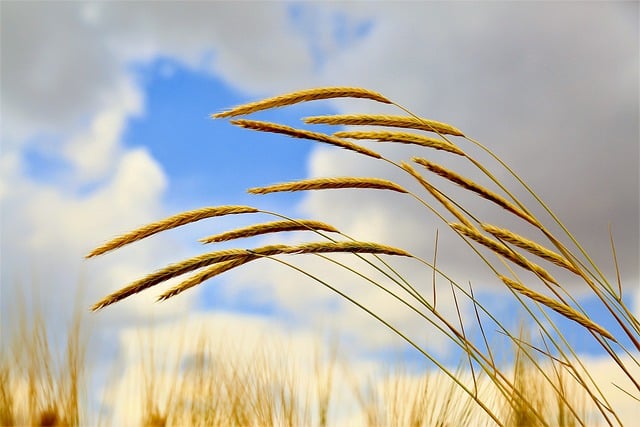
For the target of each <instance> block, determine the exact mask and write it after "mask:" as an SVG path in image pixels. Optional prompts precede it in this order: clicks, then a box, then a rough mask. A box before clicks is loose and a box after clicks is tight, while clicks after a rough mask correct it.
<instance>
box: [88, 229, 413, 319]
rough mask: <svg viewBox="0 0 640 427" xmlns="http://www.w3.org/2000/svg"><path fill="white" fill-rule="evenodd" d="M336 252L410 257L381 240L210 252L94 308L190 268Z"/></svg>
mask: <svg viewBox="0 0 640 427" xmlns="http://www.w3.org/2000/svg"><path fill="white" fill-rule="evenodd" d="M332 252H352V253H374V254H386V255H398V256H407V257H410V256H411V254H409V253H408V252H406V251H404V250H402V249H398V248H394V247H391V246H386V245H381V244H378V243H369V242H358V241H348V242H320V243H305V244H301V245H295V246H288V245H268V246H262V247H259V248H255V249H228V250H223V251H216V252H210V253H207V254H203V255H199V256H195V257H192V258H189V259H186V260H184V261H181V262H178V263H175V264H170V265H168V266H167V267H165V268H163V269H160V270H158V271H156V272H154V273H152V274H149V275H147V276H145V277H143V278H142V279H140V280H137V281H135V282H133V283H131V284H130V285H128V286H126V287H124V288H122V289H120V290H118V291H116V292H114V293H112V294H111V295H109V296H107V297H105V298H104V299H102V300H101V301H99V302H97V303H96V304H94V305H93V307H92V308H91V309H92V310H94V311H95V310H99V309H101V308H103V307H106V306H108V305H111V304H113V303H116V302H118V301H121V300H123V299H124V298H127V297H129V296H131V295H134V294H137V293H139V292H141V291H143V290H145V289H148V288H150V287H152V286H155V285H157V284H159V283H162V282H165V281H167V280H169V279H171V278H174V277H178V276H181V275H183V274H186V273H188V272H190V271H194V270H198V269H200V268H203V267H207V266H210V265H212V264H216V263H220V262H226V261H234V260H238V259H240V258H242V259H243V260H244V262H242V263H240V264H238V265H241V264H244V263H246V262H249V261H251V260H253V259H255V257H256V256H257V257H264V256H273V255H280V254H308V253H332Z"/></svg>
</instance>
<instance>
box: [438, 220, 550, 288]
mask: <svg viewBox="0 0 640 427" xmlns="http://www.w3.org/2000/svg"><path fill="white" fill-rule="evenodd" d="M449 225H450V226H451V228H453V229H454V230H456V231H458V232H460V233H462V234H463V235H465V236H467V237H468V238H470V239H472V240H475V241H476V242H478V243H480V244H481V245H484V246H486V247H487V248H489V249H491V250H492V251H493V252H495V253H497V254H498V255H501V256H503V257H505V258H507V259H508V260H510V261H512V262H514V263H516V264H518V265H519V266H520V267H522V268H524V269H527V270H529V271H532V272H534V273H536V274H537V275H538V276H540V277H541V278H543V279H545V280H547V281H548V282H551V283H554V284H556V285H557V284H558V281H557V280H556V279H554V278H553V276H552V275H551V274H549V273H548V272H547V270H545V269H544V268H542V267H540V266H539V265H537V264H534V263H533V262H531V261H529V260H528V259H526V258H525V257H523V256H522V255H520V254H519V253H517V252H514V251H513V250H511V249H509V247H507V246H505V245H504V244H502V243H500V242H496V241H495V240H491V239H489V238H488V237H486V236H484V235H483V234H481V233H480V232H478V230H477V229H473V228H469V227H467V226H465V225H462V224H453V223H450V224H449Z"/></svg>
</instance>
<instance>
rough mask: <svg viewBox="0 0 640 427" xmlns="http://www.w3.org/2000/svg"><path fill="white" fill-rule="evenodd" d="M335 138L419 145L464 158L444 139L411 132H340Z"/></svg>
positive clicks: (461, 152)
mask: <svg viewBox="0 0 640 427" xmlns="http://www.w3.org/2000/svg"><path fill="white" fill-rule="evenodd" d="M333 136H335V137H338V138H350V139H369V140H372V141H379V142H395V143H400V144H412V145H419V146H421V147H427V148H433V149H436V150H442V151H447V152H449V153H453V154H457V155H459V156H463V155H464V152H463V151H462V150H461V149H460V148H458V147H457V146H455V145H454V144H452V143H451V142H449V141H445V140H444V139H438V138H432V137H430V136H425V135H420V134H417V133H409V132H385V131H367V132H363V131H339V132H335V133H334V134H333Z"/></svg>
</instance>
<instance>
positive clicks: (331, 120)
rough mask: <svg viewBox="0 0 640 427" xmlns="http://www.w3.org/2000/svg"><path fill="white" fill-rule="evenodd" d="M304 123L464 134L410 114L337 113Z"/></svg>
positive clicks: (313, 117)
mask: <svg viewBox="0 0 640 427" xmlns="http://www.w3.org/2000/svg"><path fill="white" fill-rule="evenodd" d="M303 120H304V122H305V123H309V124H324V125H345V126H348V125H370V126H388V127H400V128H408V129H420V130H425V131H428V132H436V133H438V134H443V135H455V136H464V134H463V133H462V132H461V131H460V130H458V129H456V128H454V127H453V126H451V125H448V124H446V123H441V122H437V121H435V120H428V119H423V118H415V117H410V116H389V115H373V114H338V115H331V116H312V117H305V118H304V119H303Z"/></svg>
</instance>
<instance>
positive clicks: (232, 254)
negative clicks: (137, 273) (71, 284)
mask: <svg viewBox="0 0 640 427" xmlns="http://www.w3.org/2000/svg"><path fill="white" fill-rule="evenodd" d="M248 254H249V252H248V251H247V250H245V249H229V250H225V251H217V252H211V253H207V254H203V255H199V256H195V257H192V258H188V259H186V260H184V261H181V262H178V263H174V264H170V265H168V266H166V267H165V268H162V269H160V270H158V271H156V272H154V273H151V274H149V275H147V276H145V277H143V278H142V279H139V280H136V281H135V282H133V283H131V284H130V285H128V286H126V287H124V288H122V289H120V290H118V291H116V292H114V293H112V294H110V295H109V296H107V297H105V298H103V299H102V300H101V301H99V302H97V303H96V304H94V306H93V307H91V309H92V310H94V311H95V310H99V309H101V308H103V307H106V306H108V305H111V304H113V303H116V302H118V301H120V300H123V299H125V298H127V297H129V296H131V295H134V294H137V293H139V292H142V291H144V290H145V289H148V288H150V287H152V286H155V285H157V284H159V283H162V282H165V281H167V280H169V279H171V278H173V277H178V276H181V275H183V274H186V273H189V272H190V271H194V270H197V269H200V268H202V267H207V266H209V265H211V264H215V263H218V262H225V261H231V260H235V259H237V258H241V257H244V256H246V255H248Z"/></svg>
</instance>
